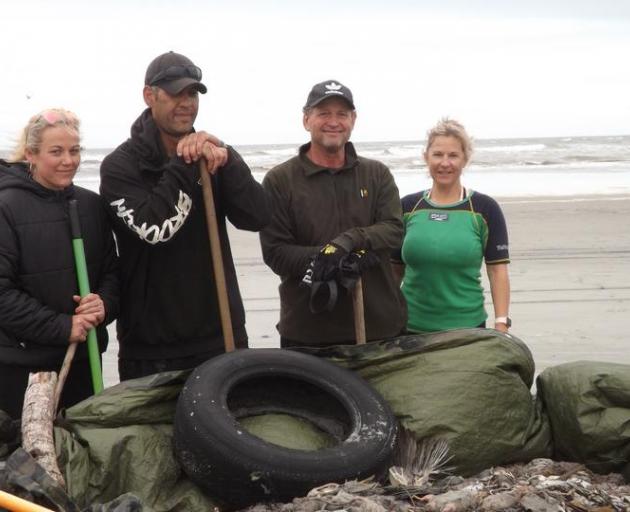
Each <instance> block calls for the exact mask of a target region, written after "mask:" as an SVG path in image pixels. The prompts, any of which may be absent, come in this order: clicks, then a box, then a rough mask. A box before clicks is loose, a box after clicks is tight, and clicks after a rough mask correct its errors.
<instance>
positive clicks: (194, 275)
mask: <svg viewBox="0 0 630 512" xmlns="http://www.w3.org/2000/svg"><path fill="white" fill-rule="evenodd" d="M228 153H229V158H228V162H227V164H226V165H225V166H224V167H222V168H221V169H219V172H218V173H217V174H216V175H215V176H213V177H212V181H213V191H214V199H215V205H216V210H217V212H216V213H217V219H218V223H219V237H220V241H221V251H222V253H223V261H224V266H225V277H226V281H227V289H228V298H229V303H230V310H231V315H232V326H233V330H234V338H235V343H236V346H237V347H239V348H244V347H247V333H246V331H245V312H244V309H243V302H242V300H241V295H240V292H239V289H238V283H237V279H236V271H235V269H234V262H233V261H232V253H231V250H230V243H229V240H228V236H227V231H226V225H225V219H226V217H227V218H228V219H229V220H230V222H231V223H232V224H233V225H234V226H235V227H237V228H239V229H246V230H250V231H258V230H260V229H261V228H263V227H264V226H265V225H266V224H267V223H268V222H269V218H270V212H269V207H268V204H267V200H266V196H265V193H264V191H263V189H262V187H261V185H260V184H259V183H257V182H256V181H255V180H254V178H253V177H252V174H251V171H250V170H249V167H248V166H247V165H246V164H245V162H244V161H243V160H242V159H241V157H240V155H239V154H238V153H237V152H236V151H234V150H233V149H232V148H228ZM199 177H200V175H199V166H198V164H190V165H188V164H186V163H185V162H184V161H183V160H182V159H181V158H179V157H173V158H170V159H169V158H168V156H167V155H166V152H165V151H164V148H163V147H162V143H161V139H160V134H159V130H158V128H157V126H156V124H155V122H154V121H153V118H152V116H151V112H150V110H148V109H147V110H145V111H144V112H143V113H142V115H140V117H139V118H138V119H137V120H136V121H135V123H134V124H133V126H132V128H131V138H130V139H128V140H127V141H126V142H124V143H123V144H121V145H120V146H119V147H118V148H116V150H114V152H113V153H111V154H110V155H108V156H107V157H106V158H105V159H104V160H103V163H102V165H101V189H100V191H101V196H102V198H103V200H104V201H105V202H106V204H107V206H108V208H109V212H110V214H111V217H112V219H113V222H114V232H115V233H116V241H117V244H118V252H119V255H120V264H121V268H122V275H121V282H122V289H121V315H120V318H119V320H118V322H117V329H118V341H119V344H120V352H119V357H120V358H121V359H173V358H182V357H188V356H203V355H207V356H208V357H210V356H212V355H216V354H219V353H221V352H222V351H223V336H222V332H221V322H220V315H219V306H218V299H217V294H216V287H215V278H214V271H213V269H212V264H211V259H210V244H209V242H208V230H207V225H206V217H205V213H204V203H203V195H202V187H201V185H200V184H199Z"/></svg>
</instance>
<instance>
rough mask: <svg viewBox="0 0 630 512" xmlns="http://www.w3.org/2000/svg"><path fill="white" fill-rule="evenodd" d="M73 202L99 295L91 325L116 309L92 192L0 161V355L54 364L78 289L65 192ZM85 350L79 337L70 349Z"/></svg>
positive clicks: (108, 239)
mask: <svg viewBox="0 0 630 512" xmlns="http://www.w3.org/2000/svg"><path fill="white" fill-rule="evenodd" d="M69 199H76V200H77V203H78V207H79V216H80V222H81V229H82V236H83V243H84V248H85V255H86V260H87V266H88V275H89V281H90V285H91V291H92V292H93V293H98V294H99V295H100V296H101V298H102V299H103V301H104V303H105V311H106V315H107V318H106V320H105V322H104V323H102V324H101V325H100V326H99V327H98V328H97V337H98V341H99V347H100V350H101V352H104V351H105V349H106V348H107V329H106V328H105V325H106V324H107V323H109V322H111V321H112V320H114V318H115V317H116V315H117V314H118V287H119V283H118V275H117V258H116V251H115V246H114V237H113V236H112V232H111V226H110V223H109V220H108V218H107V213H106V211H105V209H104V208H103V206H102V204H101V202H100V200H99V197H98V195H97V194H95V193H94V192H91V191H89V190H86V189H83V188H81V187H77V186H74V185H71V186H70V187H68V188H66V189H65V190H63V191H60V192H58V191H54V190H50V189H47V188H45V187H43V186H41V185H39V184H38V183H37V182H35V181H33V180H32V179H31V178H30V177H29V175H28V171H27V168H26V166H25V165H24V164H7V163H6V162H4V161H0V360H1V361H2V362H3V363H7V364H17V365H23V366H39V365H41V366H50V365H52V366H57V365H58V366H60V365H61V363H62V362H63V357H64V355H65V352H66V349H67V347H68V339H69V337H70V330H71V327H72V314H73V313H74V309H75V308H76V303H75V302H74V301H73V300H72V296H73V295H79V293H78V285H77V277H76V271H75V263H74V256H73V251H72V238H71V235H70V225H69V220H68V200H69ZM75 357H76V358H78V359H81V358H87V347H86V344H85V343H81V344H80V345H79V348H78V350H77V354H76V356H75Z"/></svg>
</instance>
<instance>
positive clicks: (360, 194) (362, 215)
mask: <svg viewBox="0 0 630 512" xmlns="http://www.w3.org/2000/svg"><path fill="white" fill-rule="evenodd" d="M309 147H310V144H306V145H304V146H302V147H301V148H300V152H299V155H298V156H296V157H294V158H291V159H290V160H288V161H287V162H284V163H283V164H280V165H279V166H277V167H275V168H274V169H272V170H271V171H269V172H268V173H267V175H266V176H265V179H264V181H263V187H264V188H265V190H266V191H267V193H268V194H269V196H270V200H271V202H272V204H273V205H274V215H273V219H272V221H271V223H270V224H269V225H268V226H267V227H266V228H265V229H264V230H263V231H262V232H261V234H260V240H261V245H262V252H263V258H264V260H265V263H266V264H267V265H269V267H271V269H272V270H273V271H274V272H275V273H276V274H278V275H279V276H280V277H281V281H282V282H281V284H280V324H279V326H278V328H279V331H280V334H281V336H283V337H285V338H288V339H291V340H295V341H299V342H302V343H308V344H312V345H324V344H330V343H337V342H347V341H351V340H354V337H355V335H354V323H353V313H352V300H351V297H349V296H347V295H346V296H341V297H340V299H339V301H338V302H337V305H336V307H335V309H334V310H333V311H331V312H323V313H318V314H313V313H311V311H310V309H309V296H310V290H309V289H308V288H305V287H303V286H300V282H301V280H302V277H303V276H304V273H305V271H306V269H307V266H308V264H309V260H310V258H311V257H312V256H313V255H314V254H316V253H317V251H319V249H320V248H321V247H322V246H323V245H325V244H326V243H328V242H330V241H334V242H335V243H336V244H338V245H340V246H342V247H344V248H345V249H346V250H348V251H351V250H355V249H370V250H372V251H375V252H376V253H377V254H378V256H379V258H380V264H379V265H378V266H377V267H374V268H372V269H369V270H367V271H366V272H365V273H364V274H363V292H364V301H365V321H366V332H367V339H368V340H374V339H381V338H385V337H390V336H395V335H397V334H399V333H400V332H401V331H402V329H403V328H404V326H405V323H406V317H407V313H406V307H405V303H404V299H403V297H402V294H401V293H400V289H399V287H398V286H397V285H396V283H395V282H394V277H393V275H392V272H391V268H390V263H389V259H390V253H391V251H392V250H394V249H396V248H398V247H400V245H401V243H402V234H403V227H402V220H401V218H402V214H401V208H400V199H399V195H398V188H397V187H396V184H395V183H394V179H393V178H392V175H391V173H390V172H389V169H388V168H387V167H386V166H385V165H383V164H382V163H380V162H377V161H375V160H369V159H367V158H362V157H359V156H357V154H356V152H355V150H354V147H353V145H352V144H351V143H347V145H346V165H345V167H343V168H342V169H341V170H338V171H334V172H333V171H331V170H329V169H326V168H322V167H319V166H317V165H315V164H314V163H313V162H311V161H310V160H309V159H308V158H307V157H306V152H307V151H308V149H309Z"/></svg>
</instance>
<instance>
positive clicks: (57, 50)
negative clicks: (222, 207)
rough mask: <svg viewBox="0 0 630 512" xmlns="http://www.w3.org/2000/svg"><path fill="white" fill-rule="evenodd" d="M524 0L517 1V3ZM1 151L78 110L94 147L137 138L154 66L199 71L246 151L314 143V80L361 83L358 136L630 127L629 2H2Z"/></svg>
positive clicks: (213, 113) (213, 121)
mask: <svg viewBox="0 0 630 512" xmlns="http://www.w3.org/2000/svg"><path fill="white" fill-rule="evenodd" d="M513 3H517V5H516V6H513V5H511V4H513ZM0 13H1V16H2V31H1V33H0V45H1V47H0V48H1V52H0V58H1V59H2V74H1V76H0V80H1V81H2V88H1V90H2V95H1V96H0V98H1V99H0V147H8V146H11V145H12V140H13V139H14V137H15V135H16V133H17V132H18V131H19V129H20V128H21V127H22V126H23V125H24V124H25V123H26V121H27V119H28V117H29V116H30V115H32V114H34V113H36V112H38V111H40V110H42V109H43V108H47V107H51V106H63V107H66V108H69V109H71V110H74V111H75V112H76V113H77V114H78V115H79V117H80V118H81V119H82V121H83V142H84V145H85V146H86V147H112V146H115V145H117V144H118V143H120V142H122V140H124V139H125V138H126V137H127V135H128V133H129V126H130V124H131V123H132V122H133V120H134V119H135V118H136V117H137V116H138V114H139V113H140V112H141V111H142V109H143V108H144V104H143V102H142V96H141V90H142V86H143V80H144V73H145V70H146V66H147V64H148V63H149V61H150V60H151V59H152V58H153V57H155V56H156V55H158V54H160V53H163V52H165V51H168V50H174V51H177V52H180V53H184V54H185V55H187V56H188V57H190V58H191V59H192V60H193V61H194V62H195V63H196V64H197V65H199V66H200V67H201V68H202V70H203V73H204V78H203V82H204V83H205V84H206V85H207V86H208V94H207V95H205V96H202V99H201V107H200V114H199V117H198V119H197V123H196V127H197V128H198V129H205V130H207V131H210V132H213V133H216V134H217V135H218V136H220V137H221V138H223V139H224V140H226V141H228V142H230V143H232V144H255V143H284V142H291V143H293V142H302V141H303V140H305V139H306V138H307V134H306V133H305V132H304V130H303V128H302V123H301V107H302V105H303V104H304V101H305V99H306V96H307V94H308V92H309V90H310V88H311V86H312V85H313V84H314V83H316V82H319V81H322V80H326V79H329V78H334V79H336V80H339V81H341V82H343V83H344V84H345V85H347V86H348V87H350V89H351V90H352V91H353V93H354V96H355V104H356V106H357V112H358V119H357V124H356V127H355V131H354V135H353V139H354V140H356V141H361V140H362V141H380V140H420V139H423V138H424V134H425V132H426V130H427V129H428V128H429V127H430V126H432V125H433V124H434V123H435V122H436V121H437V120H438V118H440V117H442V116H446V115H448V116H451V117H455V118H457V119H459V120H461V121H462V122H463V123H464V124H465V125H466V126H467V128H468V129H469V131H470V132H471V133H472V134H473V135H474V136H475V137H476V138H486V137H497V138H499V137H536V136H570V135H609V134H611V135H614V134H628V133H630V126H629V122H630V61H629V60H630V1H627V0H597V1H595V0H572V1H569V0H567V1H563V0H547V1H544V0H528V1H525V0H522V1H520V2H507V1H503V0H500V1H499V0H487V1H474V0H468V1H466V0H461V1H454V0H451V1H449V0H442V1H422V0H414V1H400V0H389V1H384V2H373V1H369V0H358V1H346V2H344V1H343V0H337V1H334V0H333V1H322V2H317V1H315V0H311V1H308V2H301V1H299V0H295V1H286V2H285V1H276V2H264V1H258V2H256V1H250V2H244V1H239V0H231V1H220V0H218V1H212V0H199V1H194V0H173V1H171V0H168V1H167V0H161V1H160V0H152V1H141V0H124V1H123V0H120V1H119V0H109V1H103V2H98V3H97V2H87V1H85V2H78V1H77V2H74V1H64V0H58V1H55V2H48V1H34V0H31V1H29V0H23V1H21V2H13V1H12V2H2V7H1V11H0Z"/></svg>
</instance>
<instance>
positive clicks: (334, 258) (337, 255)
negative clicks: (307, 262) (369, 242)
mask: <svg viewBox="0 0 630 512" xmlns="http://www.w3.org/2000/svg"><path fill="white" fill-rule="evenodd" d="M347 255H348V251H346V250H345V249H344V248H343V247H341V246H339V245H337V244H334V243H332V242H331V243H328V244H326V245H325V246H324V247H322V248H321V250H320V251H319V252H318V253H317V255H316V256H315V259H314V260H313V275H312V279H313V281H330V280H331V279H335V278H336V277H337V274H338V273H339V266H340V265H341V261H342V259H343V258H344V257H345V256H347Z"/></svg>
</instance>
